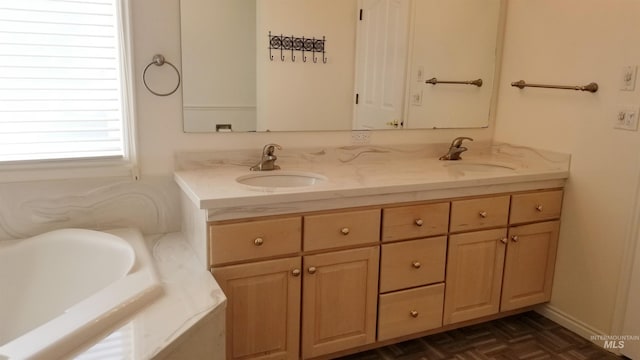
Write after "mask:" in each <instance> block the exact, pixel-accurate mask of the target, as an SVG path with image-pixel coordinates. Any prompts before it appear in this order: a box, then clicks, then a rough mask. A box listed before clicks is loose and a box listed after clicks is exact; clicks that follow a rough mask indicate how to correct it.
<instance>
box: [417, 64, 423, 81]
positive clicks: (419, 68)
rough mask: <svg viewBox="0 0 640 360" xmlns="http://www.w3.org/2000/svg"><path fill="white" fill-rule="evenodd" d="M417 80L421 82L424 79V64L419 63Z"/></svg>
mask: <svg viewBox="0 0 640 360" xmlns="http://www.w3.org/2000/svg"><path fill="white" fill-rule="evenodd" d="M416 81H417V82H419V83H421V82H423V81H424V65H418V70H417V71H416Z"/></svg>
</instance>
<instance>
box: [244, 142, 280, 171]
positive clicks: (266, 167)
mask: <svg viewBox="0 0 640 360" xmlns="http://www.w3.org/2000/svg"><path fill="white" fill-rule="evenodd" d="M276 149H278V150H282V146H280V145H278V144H267V145H265V146H264V147H263V148H262V158H261V159H260V161H259V162H258V163H257V164H255V165H254V166H252V167H251V168H249V170H251V171H271V170H280V166H278V165H276V164H275V162H276V160H278V157H277V156H276V155H275V154H274V153H275V151H276Z"/></svg>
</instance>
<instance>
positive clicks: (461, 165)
mask: <svg viewBox="0 0 640 360" xmlns="http://www.w3.org/2000/svg"><path fill="white" fill-rule="evenodd" d="M444 166H445V167H446V168H448V169H451V170H458V171H462V172H473V173H480V172H482V173H508V172H512V171H514V170H515V169H514V168H512V167H510V166H507V165H501V164H493V163H479V162H447V163H445V164H444Z"/></svg>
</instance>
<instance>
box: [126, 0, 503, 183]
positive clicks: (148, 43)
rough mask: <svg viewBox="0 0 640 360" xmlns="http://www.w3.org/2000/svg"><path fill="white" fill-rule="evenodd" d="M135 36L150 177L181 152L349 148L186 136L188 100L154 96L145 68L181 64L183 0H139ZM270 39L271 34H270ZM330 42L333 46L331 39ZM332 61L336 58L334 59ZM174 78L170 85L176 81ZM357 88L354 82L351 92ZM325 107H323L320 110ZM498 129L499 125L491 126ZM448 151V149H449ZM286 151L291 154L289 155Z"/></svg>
mask: <svg viewBox="0 0 640 360" xmlns="http://www.w3.org/2000/svg"><path fill="white" fill-rule="evenodd" d="M131 2H132V7H133V31H134V38H133V41H134V49H135V51H134V55H135V57H136V59H135V68H136V79H137V82H136V85H137V89H136V102H137V114H138V138H139V153H140V163H141V164H140V165H141V170H142V174H143V176H144V175H169V174H171V172H172V171H173V154H174V153H175V152H176V151H195V150H229V149H248V148H254V149H256V151H258V150H259V149H261V148H262V146H263V145H264V144H266V143H267V142H277V143H279V144H281V145H282V146H284V147H285V149H286V148H294V147H310V146H311V147H313V146H343V145H349V144H351V132H350V131H341V132H279V133H245V134H185V133H183V131H182V99H181V94H179V93H177V94H175V95H173V96H169V97H157V96H154V95H152V94H150V93H149V92H148V91H147V90H146V89H145V88H144V87H143V86H142V84H141V81H140V77H141V73H142V70H143V69H144V67H145V66H146V65H147V64H148V63H149V62H150V61H151V58H152V57H153V54H156V53H162V54H164V55H165V56H166V57H167V59H168V60H169V61H172V62H174V63H175V64H180V16H179V8H180V2H179V0H134V1H131ZM265 36H266V35H265ZM328 41H332V39H331V38H328ZM328 56H332V55H331V54H328ZM171 80H172V79H171V78H169V79H168V80H167V81H171ZM352 88H353V83H351V85H350V89H352ZM319 108H321V107H319ZM491 125H493V124H491ZM492 132H493V128H489V129H471V130H410V131H401V132H399V131H393V130H390V131H376V132H373V133H372V136H371V143H372V144H378V145H383V144H397V143H448V142H450V141H451V140H452V139H453V138H454V137H456V136H461V135H464V136H471V137H473V138H475V139H476V140H480V141H487V140H489V139H491V136H492ZM445 150H446V149H445ZM283 151H286V150H283Z"/></svg>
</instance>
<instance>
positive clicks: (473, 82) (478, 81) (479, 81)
mask: <svg viewBox="0 0 640 360" xmlns="http://www.w3.org/2000/svg"><path fill="white" fill-rule="evenodd" d="M425 83H427V84H432V85H437V84H459V85H475V86H477V87H481V86H482V79H476V80H469V81H444V80H438V79H437V78H431V79H429V80H427V81H425Z"/></svg>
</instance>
